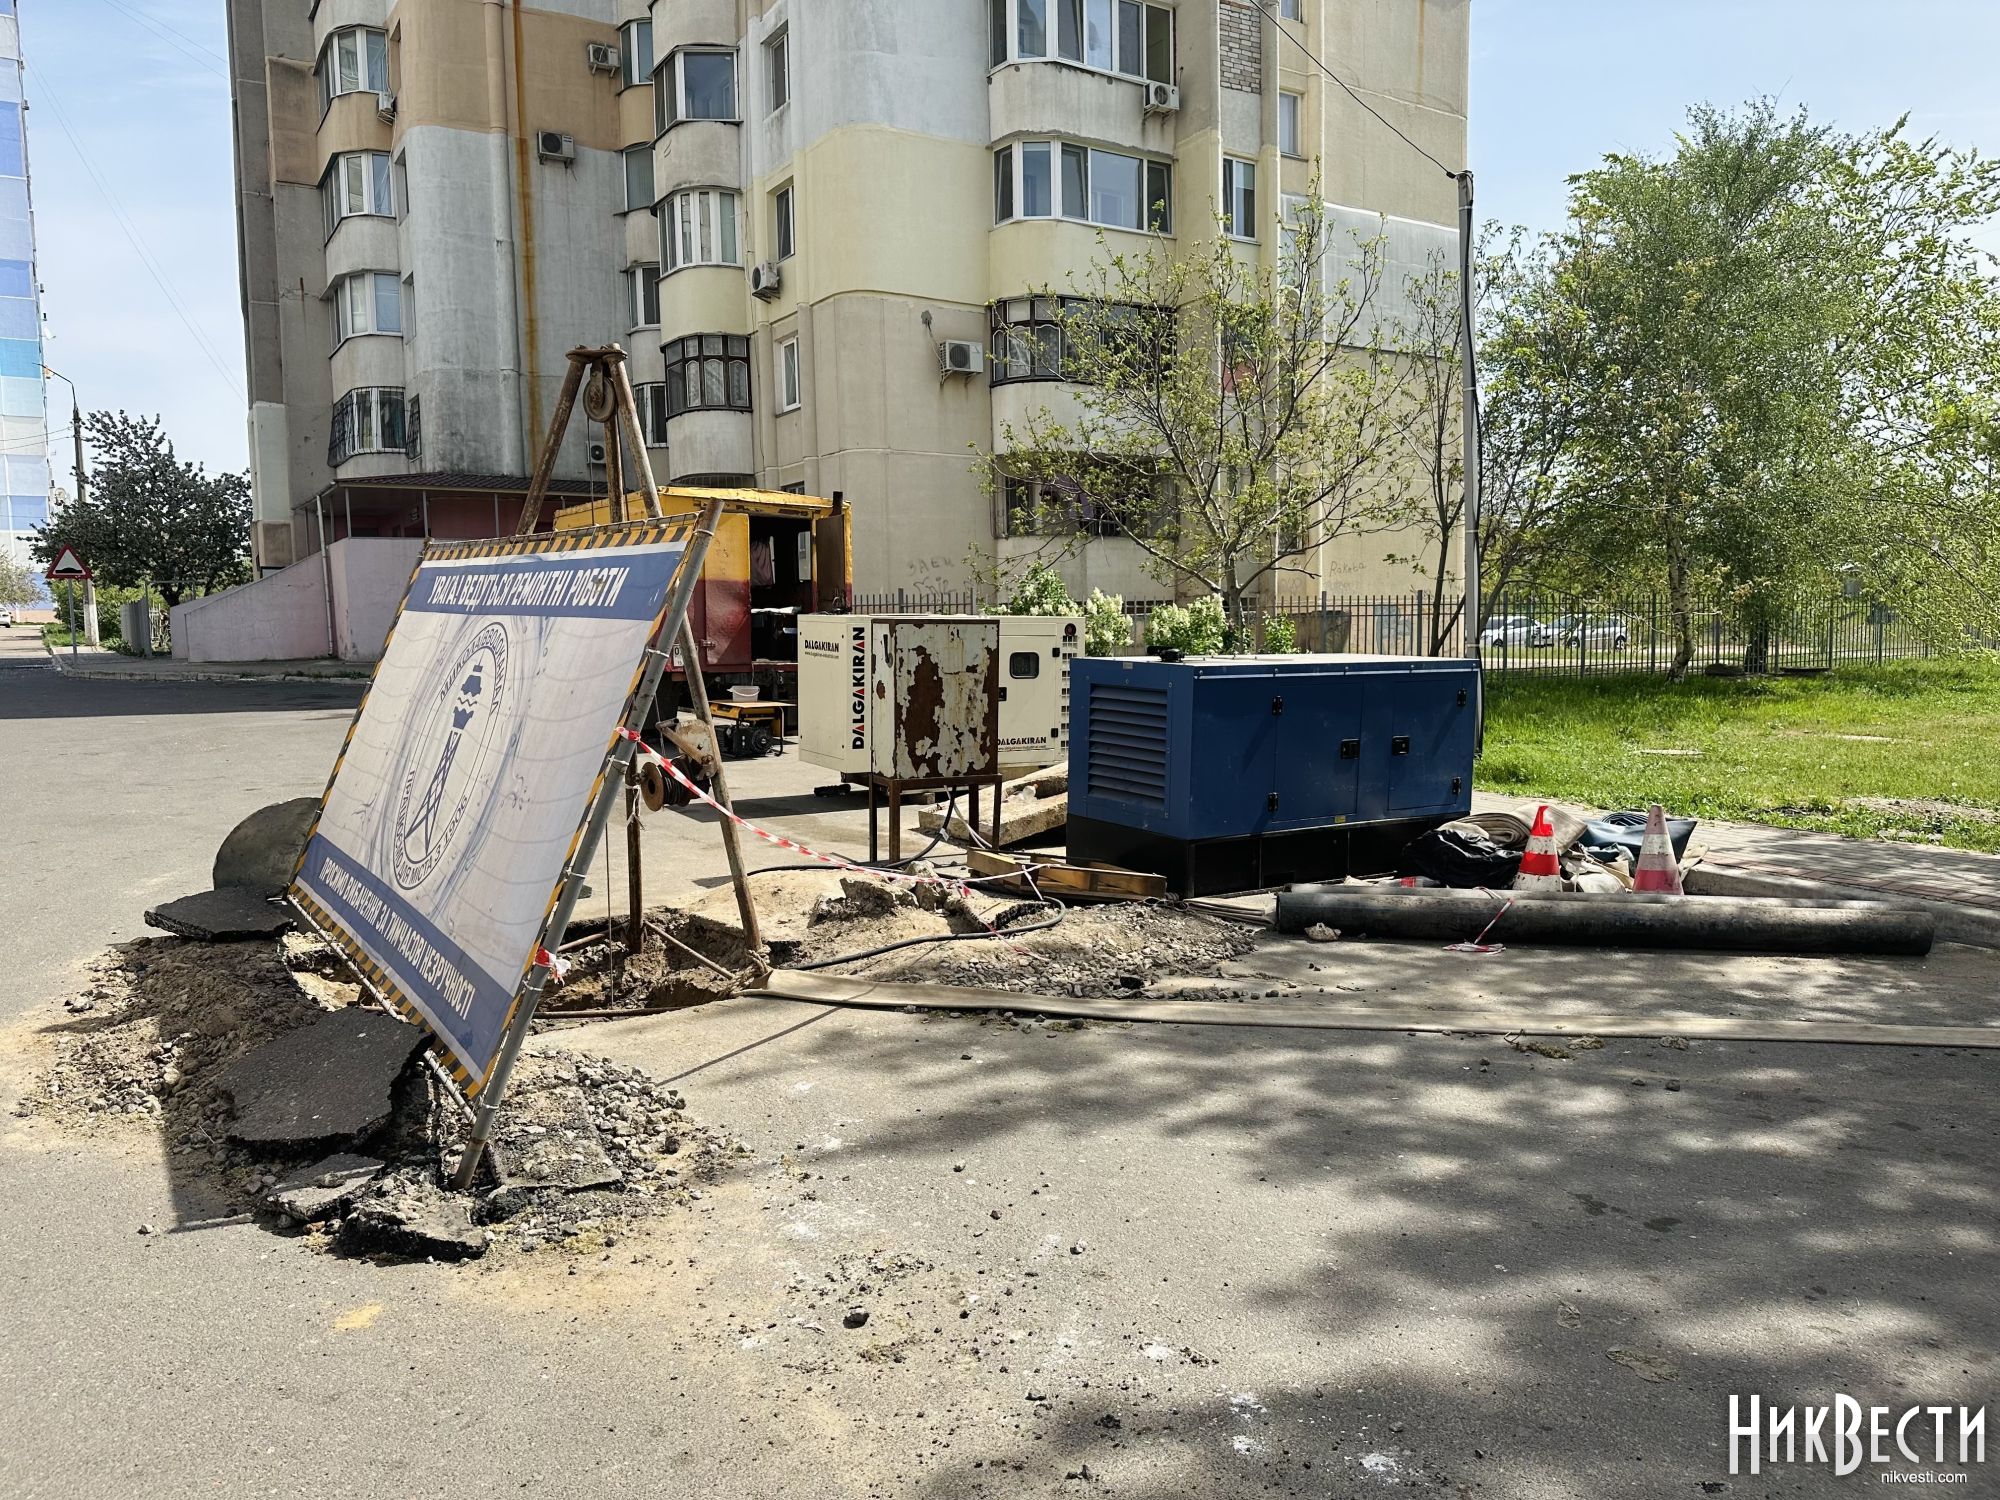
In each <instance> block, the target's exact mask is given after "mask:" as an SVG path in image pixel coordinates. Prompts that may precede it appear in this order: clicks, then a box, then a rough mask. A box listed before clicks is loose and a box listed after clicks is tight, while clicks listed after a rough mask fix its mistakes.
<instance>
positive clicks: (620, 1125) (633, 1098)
mask: <svg viewBox="0 0 2000 1500" xmlns="http://www.w3.org/2000/svg"><path fill="white" fill-rule="evenodd" d="M360 993H361V992H360V988H359V986H358V985H356V984H353V983H351V982H347V981H344V980H343V979H341V978H340V977H339V968H338V958H337V955H335V954H334V953H333V952H332V951H331V950H330V949H328V948H326V947H325V946H324V945H323V944H320V943H319V942H317V941H316V940H314V939H310V938H301V937H299V936H298V935H296V934H292V935H287V936H286V937H285V938H284V939H283V940H281V941H275V942H247V943H223V944H209V943H200V942H192V941H186V940H183V939H179V938H145V939H140V940H138V941H136V942H130V943H124V944H121V945H119V946H118V947H116V948H114V949H112V950H110V951H109V952H108V953H106V954H105V955H104V956H103V957H102V958H100V959H98V960H97V961H96V962H95V963H93V964H92V965H91V966H90V967H89V969H88V970H87V971H86V978H85V983H84V984H83V986H82V988H81V989H80V990H79V991H78V992H77V993H76V994H74V995H72V996H70V997H69V998H68V999H67V1000H65V1001H63V1002H61V1010H62V1017H61V1019H60V1020H58V1021H57V1022H56V1023H55V1024H54V1025H52V1026H51V1027H49V1028H47V1031H46V1034H47V1036H48V1038H49V1042H50V1053H51V1056H50V1058H49V1062H48V1066H47V1068H46V1070H45V1071H44V1072H43V1073H42V1074H41V1075H40V1077H39V1078H38V1079H37V1080H36V1082H35V1084H34V1086H33V1087H32V1088H31V1089H30V1091H29V1092H28V1093H27V1095H26V1096H25V1097H23V1098H22V1099H21V1101H20V1102H19V1103H18V1104H17V1105H16V1106H15V1113H16V1114H17V1115H19V1116H22V1117H39V1118H43V1119H47V1120H50V1121H52V1122H54V1123H56V1124H58V1125H60V1126H62V1127H63V1128H65V1129H72V1130H82V1131H89V1132H102V1131H109V1130H114V1129H120V1128H123V1129H129V1130H145V1131H157V1132H159V1133H160V1135H161V1136H162V1138H163V1141H164V1145H165V1150H166V1153H167V1165H168V1168H169V1171H170V1172H172V1173H173V1174H174V1175H175V1176H176V1177H179V1178H183V1179H186V1180H187V1181H188V1182H189V1183H190V1184H195V1183H199V1184H200V1185H201V1186H202V1187H203V1189H204V1193H205V1195H213V1196H215V1197H219V1198H220V1200H221V1204H220V1207H221V1209H222V1211H223V1212H224V1213H229V1214H236V1213H245V1212H248V1213H255V1214H258V1215H260V1216H262V1217H263V1218H264V1220H265V1222H267V1223H268V1224H269V1225H270V1227H272V1228H274V1229H279V1230H282V1231H285V1232H295V1233H304V1234H306V1235H307V1236H308V1237H309V1239H310V1240H311V1242H312V1243H314V1244H315V1245H316V1246H318V1247H321V1248H333V1249H337V1250H341V1251H344V1252H354V1253H365V1254H380V1255H387V1256H390V1257H414V1258H427V1257H428V1258H437V1259H463V1258H467V1257H471V1256H476V1255H480V1254H483V1253H485V1251H486V1250H487V1248H488V1247H489V1246H491V1245H493V1244H495V1243H510V1244H513V1245H516V1246H519V1247H520V1248H522V1249H529V1250H532V1249H535V1248H538V1247H540V1246H542V1245H557V1244H560V1245H569V1246H571V1247H572V1248H575V1243H576V1242H577V1240H578V1237H579V1236H580V1235H581V1236H591V1237H593V1238H591V1239H590V1241H589V1246H587V1248H589V1247H594V1246H595V1244H596V1241H597V1240H598V1239H602V1238H604V1237H605V1233H606V1231H605V1226H607V1225H613V1224H617V1223H621V1222H624V1221H629V1220H633V1219H637V1218H642V1217H647V1216H650V1215H653V1214H656V1213H659V1212H660V1211H662V1210H663V1209H665V1208H667V1207H670V1206H672V1205H674V1204H677V1203H681V1202H685V1201H686V1200H687V1199H689V1198H691V1197H699V1196H700V1195H701V1187H700V1186H699V1184H702V1183H706V1182H708V1181H710V1180H712V1179H714V1178H715V1177H717V1176H719V1175H720V1173H721V1171H722V1170H723V1168H724V1167H725V1166H726V1165H727V1163H728V1162H729V1160H730V1159H731V1158H732V1156H733V1155H735V1154H737V1152H738V1148H735V1147H733V1146H732V1145H731V1144H730V1142H729V1141H728V1140H727V1139H726V1137H725V1136H723V1135H722V1133H721V1132H719V1131H717V1130H716V1129H714V1128H713V1127H711V1126H708V1125H705V1124H703V1123H701V1122H699V1121H697V1120H695V1119H693V1118H692V1117H691V1116H690V1115H689V1114H688V1112H687V1103H686V1100H685V1099H684V1098H683V1097H682V1095H681V1094H680V1092H679V1091H678V1090H677V1089H674V1088H671V1087H670V1086H668V1085H665V1084H662V1083H659V1082H657V1081H656V1080H653V1079H651V1078H648V1077H646V1076H645V1075H644V1074H642V1073H639V1072H637V1071H636V1070H633V1069H628V1068H620V1067H617V1066H615V1065H613V1064H611V1063H609V1062H606V1061H603V1060H601V1059H596V1058H589V1057H571V1056H561V1057H554V1058H534V1057H531V1058H527V1059H524V1062H523V1065H522V1068H521V1070H520V1072H519V1073H518V1074H517V1075H516V1082H515V1085H514V1087H513V1088H512V1089H511V1090H510V1092H509V1095H508V1099H507V1105H506V1109H505V1111H504V1112H503V1115H502V1120H503V1127H502V1129H501V1130H500V1131H499V1132H498V1135H497V1139H496V1151H495V1154H494V1157H493V1158H490V1160H494V1161H497V1164H498V1175H497V1177H496V1176H495V1174H494V1173H493V1171H491V1170H490V1169H489V1170H488V1171H487V1172H485V1173H483V1174H482V1180H481V1181H480V1182H479V1183H478V1184H477V1185H476V1186H475V1188H474V1189H473V1191H472V1192H469V1193H458V1192H453V1191H451V1190H450V1189H449V1188H447V1187H446V1186H445V1185H444V1184H445V1182H446V1180H447V1178H448V1175H449V1172H450V1170H451V1168H452V1166H453V1165H454V1164H455V1163H456V1161H457V1159H458V1155H459V1152H460V1149H461V1148H462V1145H463V1141H464V1137H465V1132H466V1128H467V1127H466V1120H465V1114H464V1111H463V1110H462V1109H460V1108H459V1106H458V1105H457V1104H456V1103H455V1102H454V1101H453V1100H452V1099H451V1098H450V1097H449V1095H448V1094H447V1092H446V1089H445V1086H444V1085H443V1084H442V1083H441V1082H440V1081H439V1080H438V1078H437V1076H436V1074H435V1073H434V1072H433V1071H432V1070H431V1069H430V1068H428V1067H427V1066H426V1065H425V1064H424V1062H423V1061H422V1060H421V1058H418V1059H415V1060H413V1061H412V1062H411V1063H410V1064H409V1065H408V1066H407V1067H406V1068H404V1070H403V1071H402V1073H401V1075H400V1076H399V1077H397V1078H396V1079H395V1081H394V1087H393V1091H392V1095H391V1103H390V1106H389V1109H388V1113H387V1118H386V1119H383V1120H382V1122H381V1123H380V1124H379V1125H376V1126H372V1127H370V1128H369V1129H367V1130H366V1131H364V1132H362V1133H360V1134H357V1135H349V1136H344V1137H332V1136H329V1137H325V1138H316V1139H310V1140H295V1141H288V1142H285V1143H283V1144H266V1143H255V1142H250V1141H245V1140H240V1139H235V1138H233V1136H232V1130H233V1129H237V1128H242V1127H240V1126H239V1124H238V1119H237V1106H236V1101H235V1100H234V1098H233V1097H232V1094H231V1092H230V1090H229V1088H228V1087H227V1086H226V1083H227V1079H228V1078H229V1077H230V1076H232V1075H231V1069H232V1066H234V1065H240V1064H242V1063H243V1062H244V1060H245V1059H246V1058H249V1057H251V1055H252V1054H254V1053H256V1052H257V1051H258V1049H259V1048H261V1047H263V1046H265V1045H266V1044H267V1043H271V1042H274V1041H277V1040H278V1039H280V1038H285V1037H288V1036H290V1035H291V1034H292V1033H294V1032H298V1031H299V1029H300V1028H301V1027H305V1026H307V1025H308V1024H310V1023H312V1022H314V1021H316V1020H320V1019H322V1018H325V1017H327V1016H329V1015H331V1014H333V1013H335V1012H345V1011H346V1010H347V1008H348V1007H349V1006H351V1005H354V1004H357V1003H359V996H360ZM382 1024H385V1025H396V1024H400V1023H393V1022H389V1021H387V1020H386V1018H385V1019H384V1020H383V1023H382ZM254 1065H255V1064H254V1062H253V1064H252V1066H254ZM146 1227H147V1228H148V1229H150V1228H151V1226H146Z"/></svg>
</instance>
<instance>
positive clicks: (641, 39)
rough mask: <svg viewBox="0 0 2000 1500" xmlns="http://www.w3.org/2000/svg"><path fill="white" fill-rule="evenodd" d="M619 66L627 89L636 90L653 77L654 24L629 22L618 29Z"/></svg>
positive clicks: (649, 22)
mask: <svg viewBox="0 0 2000 1500" xmlns="http://www.w3.org/2000/svg"><path fill="white" fill-rule="evenodd" d="M618 66H619V68H620V70H621V73H620V76H621V77H622V78H623V80H624V83H625V87H626V88H628V89H636V88H637V87H639V85H640V84H642V83H646V82H649V81H650V80H651V79H652V76H653V23H652V22H651V21H627V22H626V23H625V24H624V25H623V26H620V27H619V28H618Z"/></svg>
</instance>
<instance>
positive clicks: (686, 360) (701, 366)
mask: <svg viewBox="0 0 2000 1500" xmlns="http://www.w3.org/2000/svg"><path fill="white" fill-rule="evenodd" d="M665 353H666V356H667V382H666V384H667V415H668V416H670V417H678V416H679V415H681V413H683V412H690V411H748V410H750V340H748V339H747V338H743V337H741V336H739V335H737V334H730V333H696V334H690V335H689V336H688V337H686V338H684V339H675V340H674V341H673V342H672V343H669V344H667V345H666V346H665Z"/></svg>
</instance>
